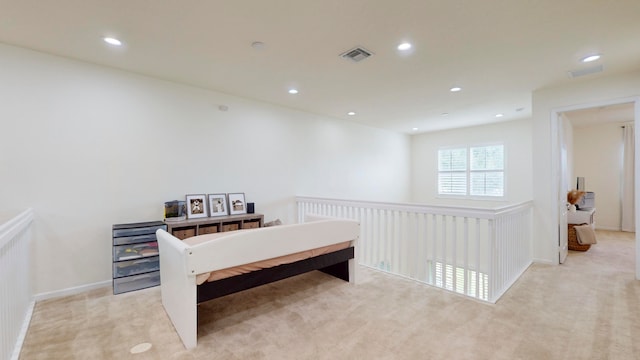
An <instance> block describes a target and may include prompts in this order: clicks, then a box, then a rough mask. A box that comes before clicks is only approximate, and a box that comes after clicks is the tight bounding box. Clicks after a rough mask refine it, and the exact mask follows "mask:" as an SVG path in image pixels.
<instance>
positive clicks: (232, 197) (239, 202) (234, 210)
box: [229, 193, 247, 215]
mask: <svg viewBox="0 0 640 360" xmlns="http://www.w3.org/2000/svg"><path fill="white" fill-rule="evenodd" d="M229 213H230V214H231V215H238V214H246V213H247V203H246V202H245V200H244V193H229Z"/></svg>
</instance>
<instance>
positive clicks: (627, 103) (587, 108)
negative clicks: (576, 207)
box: [551, 98, 640, 279]
mask: <svg viewBox="0 0 640 360" xmlns="http://www.w3.org/2000/svg"><path fill="white" fill-rule="evenodd" d="M622 113H624V114H626V115H625V116H626V118H625V117H620V116H619V115H620V114H622ZM565 114H568V115H569V116H568V117H569V118H571V117H573V118H574V119H567V117H566V116H564V115H565ZM629 114H631V116H629ZM571 115H573V116H571ZM616 116H617V117H616ZM605 117H608V118H609V120H610V121H612V122H615V123H616V124H610V125H609V127H608V128H609V131H613V130H612V129H613V128H615V127H616V126H618V127H620V126H621V124H622V123H625V122H629V121H632V123H633V124H638V122H639V119H640V98H624V99H616V100H611V101H605V102H599V103H590V104H584V105H580V106H572V107H566V108H559V109H555V110H554V111H552V117H551V120H552V124H551V125H552V131H553V132H552V134H554V141H553V145H554V146H553V147H552V156H553V158H554V159H555V163H556V164H557V166H558V168H557V170H558V171H557V172H556V174H557V176H556V178H555V184H554V188H555V189H556V190H557V191H556V192H555V193H556V195H557V201H558V206H559V209H560V211H558V216H559V219H558V220H559V221H558V223H559V229H558V244H559V257H558V262H559V263H562V262H563V260H564V257H566V243H567V240H566V237H567V233H566V226H567V225H566V211H565V212H564V213H563V211H562V210H561V202H562V199H563V195H564V196H566V189H567V186H568V187H569V188H575V187H576V184H575V181H576V177H577V176H582V175H581V174H576V173H573V171H572V168H571V166H570V164H572V162H573V159H574V156H572V154H571V153H570V151H569V152H567V149H568V148H570V147H573V144H572V143H570V144H567V138H568V139H569V141H572V135H573V134H572V129H571V128H572V127H573V126H567V123H566V122H567V121H569V120H571V121H574V120H575V121H576V122H577V123H578V127H586V126H589V125H603V124H604V122H605V121H606V120H605V119H604V118H605ZM618 130H619V134H620V136H622V131H621V129H620V128H618ZM567 133H569V134H567ZM635 139H636V143H638V141H637V139H638V135H637V132H636V135H635ZM639 153H640V151H639V149H638V147H636V149H635V174H636V176H635V188H640V187H639V186H638V183H639V182H640V181H639V180H640V179H638V172H639V170H640V169H639V167H640V156H639V155H638V154H639ZM592 180H595V179H592ZM588 181H589V180H587V190H590V189H589V185H588ZM593 185H596V184H593ZM616 185H618V184H616ZM617 187H619V186H617ZM594 192H595V191H594ZM599 192H600V193H602V194H601V198H602V199H604V194H605V193H606V189H605V190H602V186H601V185H600V191H599ZM596 195H597V192H596ZM614 196H615V194H614ZM609 200H610V199H609ZM609 202H610V201H609ZM634 202H635V208H636V209H639V207H638V204H639V202H640V200H639V196H638V194H636V195H635V199H634ZM562 205H564V204H562ZM607 206H611V205H607ZM597 207H598V206H597V205H596V208H597ZM597 212H598V210H597ZM596 218H597V215H596ZM608 221H609V223H608V224H605V225H604V228H610V229H612V230H613V228H614V226H612V223H611V220H610V219H609V220H608ZM638 223H639V221H638V214H637V212H636V214H635V224H636V225H637V224H638ZM596 224H597V220H596ZM615 227H617V226H615ZM563 228H564V231H562V230H563ZM563 247H564V248H563ZM563 252H564V256H563ZM636 259H640V242H639V241H638V235H637V232H636ZM636 278H637V279H640V263H639V262H637V261H636Z"/></svg>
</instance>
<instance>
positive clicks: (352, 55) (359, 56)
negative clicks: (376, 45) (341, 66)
mask: <svg viewBox="0 0 640 360" xmlns="http://www.w3.org/2000/svg"><path fill="white" fill-rule="evenodd" d="M371 55H373V53H372V52H371V51H369V50H365V49H363V48H361V47H356V48H353V49H351V50H349V51H347V52H345V53H342V54H341V55H340V56H341V57H343V58H344V59H348V60H351V61H353V62H359V61H362V60H364V59H366V58H368V57H369V56H371Z"/></svg>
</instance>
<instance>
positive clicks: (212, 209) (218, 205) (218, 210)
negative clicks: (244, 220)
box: [207, 194, 229, 217]
mask: <svg viewBox="0 0 640 360" xmlns="http://www.w3.org/2000/svg"><path fill="white" fill-rule="evenodd" d="M207 198H208V200H209V201H208V202H209V216H210V217H216V216H225V215H229V208H228V206H227V194H209V195H207Z"/></svg>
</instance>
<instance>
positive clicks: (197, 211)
mask: <svg viewBox="0 0 640 360" xmlns="http://www.w3.org/2000/svg"><path fill="white" fill-rule="evenodd" d="M186 200H187V201H186V203H187V204H186V205H187V219H197V218H203V217H207V197H206V196H205V195H204V194H190V195H187V196H186Z"/></svg>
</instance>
